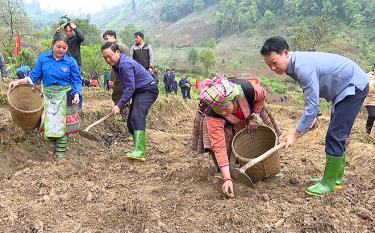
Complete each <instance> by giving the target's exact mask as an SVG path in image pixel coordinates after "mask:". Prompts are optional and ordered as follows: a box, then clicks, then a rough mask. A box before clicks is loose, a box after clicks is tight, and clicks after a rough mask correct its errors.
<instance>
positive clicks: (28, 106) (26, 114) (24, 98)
mask: <svg viewBox="0 0 375 233" xmlns="http://www.w3.org/2000/svg"><path fill="white" fill-rule="evenodd" d="M7 98H8V103H9V105H10V113H11V115H12V119H13V121H14V122H15V123H16V124H17V125H18V126H20V127H21V128H22V129H24V130H32V129H34V128H36V127H37V126H38V123H39V122H40V118H41V116H42V112H43V105H44V96H43V93H42V91H41V90H40V88H38V87H36V86H34V85H31V84H24V85H20V86H17V87H15V88H14V89H12V90H9V92H8V94H7Z"/></svg>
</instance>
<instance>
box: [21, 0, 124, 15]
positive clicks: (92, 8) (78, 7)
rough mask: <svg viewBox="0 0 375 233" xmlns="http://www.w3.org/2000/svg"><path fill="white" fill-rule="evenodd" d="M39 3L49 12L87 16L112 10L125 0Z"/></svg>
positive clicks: (75, 0)
mask: <svg viewBox="0 0 375 233" xmlns="http://www.w3.org/2000/svg"><path fill="white" fill-rule="evenodd" d="M35 1H37V2H39V4H40V7H41V8H42V9H44V10H47V11H51V12H53V11H56V10H58V11H64V13H66V14H69V13H70V12H72V13H73V12H74V13H75V14H87V13H91V14H93V13H97V12H100V11H102V10H103V9H104V8H111V7H113V6H116V5H119V4H121V2H123V0H35ZM25 2H32V0H25Z"/></svg>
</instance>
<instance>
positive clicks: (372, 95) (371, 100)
mask: <svg viewBox="0 0 375 233" xmlns="http://www.w3.org/2000/svg"><path fill="white" fill-rule="evenodd" d="M368 78H369V81H370V82H369V91H368V95H367V97H366V99H365V102H364V105H365V106H375V73H374V72H373V71H372V72H369V73H368Z"/></svg>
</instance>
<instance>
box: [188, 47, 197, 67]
mask: <svg viewBox="0 0 375 233" xmlns="http://www.w3.org/2000/svg"><path fill="white" fill-rule="evenodd" d="M188 61H189V62H190V63H191V64H192V65H195V64H197V62H198V61H199V54H198V50H196V49H195V48H192V49H191V50H190V52H189V56H188Z"/></svg>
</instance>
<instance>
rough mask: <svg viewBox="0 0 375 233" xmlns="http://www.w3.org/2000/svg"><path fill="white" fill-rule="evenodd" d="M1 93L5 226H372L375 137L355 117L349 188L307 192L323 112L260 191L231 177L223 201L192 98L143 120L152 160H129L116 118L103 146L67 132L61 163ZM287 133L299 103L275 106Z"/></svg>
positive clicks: (98, 98) (103, 97) (320, 150)
mask: <svg viewBox="0 0 375 233" xmlns="http://www.w3.org/2000/svg"><path fill="white" fill-rule="evenodd" d="M86 97H87V98H86V102H85V107H86V108H85V110H84V114H83V116H82V117H83V126H86V125H88V124H89V123H90V122H93V121H94V120H96V119H99V118H100V117H101V116H104V115H105V114H106V113H107V112H108V111H109V110H110V109H111V106H112V104H111V101H110V100H109V95H108V93H103V92H97V91H91V90H90V91H89V92H87V93H86ZM4 98H5V90H1V91H0V179H1V182H0V229H1V232H111V233H112V232H113V233H115V232H116V233H117V232H375V222H374V219H375V218H374V216H375V187H374V184H375V178H374V175H373V174H374V173H375V157H374V154H375V146H374V144H375V143H374V142H375V140H372V141H371V140H369V139H367V138H366V137H365V135H364V121H365V117H366V116H365V115H364V114H362V113H361V114H360V116H359V117H358V119H357V121H356V124H355V127H354V129H353V134H352V137H351V142H350V144H349V147H348V150H347V157H348V164H347V168H346V179H347V181H346V182H347V183H346V186H345V189H343V190H340V191H337V192H335V193H333V194H330V195H327V196H325V197H310V196H307V195H306V194H305V193H304V192H303V190H304V188H305V187H306V186H307V185H309V178H311V177H317V176H319V175H321V173H322V168H323V165H324V156H325V155H324V146H323V145H322V143H321V141H322V140H323V139H324V134H325V129H326V127H327V124H328V113H327V112H323V117H322V120H321V122H322V123H321V126H320V128H318V129H317V130H315V131H313V132H310V133H309V134H307V135H305V136H304V137H303V138H301V139H300V141H299V143H298V144H297V145H296V146H295V147H293V148H290V149H289V150H288V151H285V150H281V151H280V155H281V167H282V171H281V175H280V176H278V177H275V178H271V179H268V180H266V181H262V182H258V183H257V184H256V189H255V190H254V189H251V188H248V187H245V186H243V185H241V184H238V183H235V193H236V197H235V198H234V199H225V198H224V196H223V195H222V194H221V192H220V188H221V181H220V180H218V179H216V178H214V177H213V174H214V172H213V164H212V163H211V161H210V160H209V158H208V155H207V154H203V155H198V154H196V153H194V152H193V151H192V150H190V149H189V140H190V132H191V129H192V122H193V117H194V107H195V106H194V103H190V104H189V105H184V104H183V102H182V100H181V99H180V98H179V97H173V96H171V97H169V98H166V97H160V98H159V99H158V101H157V103H155V105H154V106H153V108H152V110H151V111H150V114H149V115H150V116H149V121H148V127H149V129H148V131H147V132H148V158H147V160H146V162H145V163H137V162H129V161H127V160H126V159H125V158H124V154H125V153H126V152H127V151H129V150H130V149H131V148H132V140H131V136H130V134H129V133H127V131H126V128H125V123H124V122H123V120H122V119H121V117H120V116H119V117H116V118H114V119H111V120H108V121H107V122H106V123H104V124H103V125H100V126H98V127H97V128H95V130H94V132H96V133H97V134H98V135H100V137H101V138H102V139H103V143H94V142H90V141H87V140H86V139H83V138H80V137H79V136H77V135H74V136H71V137H70V145H69V151H68V153H67V155H66V159H64V160H63V161H56V160H55V159H54V158H53V157H52V156H50V155H47V153H46V150H47V149H48V147H49V142H48V140H46V139H44V138H43V137H40V136H37V135H36V134H32V133H24V132H22V131H21V130H20V129H19V128H18V127H17V126H15V125H14V124H13V123H12V120H11V117H10V114H9V111H8V110H7V106H6V103H5V101H4ZM270 107H271V109H272V110H273V115H274V117H275V118H276V120H277V121H278V122H279V124H280V126H281V127H282V129H284V130H288V129H290V128H292V127H293V126H294V124H295V122H296V121H297V120H298V117H299V115H300V114H301V113H302V110H303V109H297V108H296V107H293V106H290V103H289V102H288V103H287V104H285V105H283V104H282V103H278V104H271V105H270Z"/></svg>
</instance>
